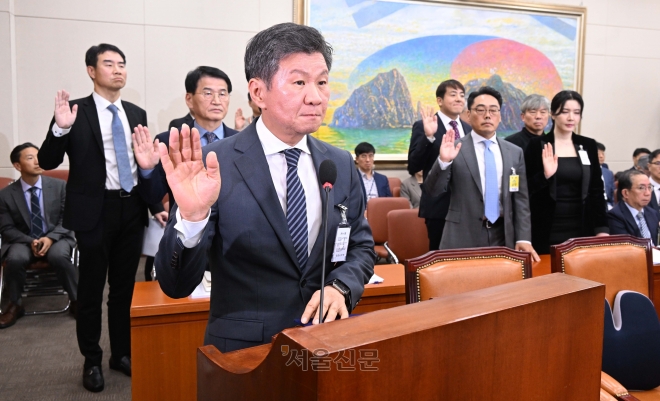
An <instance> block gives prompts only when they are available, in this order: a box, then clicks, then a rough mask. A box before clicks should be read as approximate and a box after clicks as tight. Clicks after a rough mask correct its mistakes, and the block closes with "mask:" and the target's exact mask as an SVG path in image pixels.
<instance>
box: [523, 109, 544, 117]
mask: <svg viewBox="0 0 660 401" xmlns="http://www.w3.org/2000/svg"><path fill="white" fill-rule="evenodd" d="M525 113H529V114H533V115H537V114H540V115H541V117H545V116H547V115H548V110H546V109H541V110H536V109H532V110H527V111H526V112H525Z"/></svg>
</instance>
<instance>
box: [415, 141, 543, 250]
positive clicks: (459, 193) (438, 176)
mask: <svg viewBox="0 0 660 401" xmlns="http://www.w3.org/2000/svg"><path fill="white" fill-rule="evenodd" d="M472 135H477V134H475V133H473V132H472V133H470V134H468V135H466V136H465V137H463V138H461V140H460V141H459V142H460V143H462V144H463V145H462V147H461V150H460V152H459V153H458V156H456V159H454V161H453V163H452V164H451V165H450V166H449V167H448V168H447V169H446V170H441V169H440V163H439V162H438V160H437V157H436V162H435V164H434V165H433V168H432V169H431V172H430V173H429V175H428V177H427V178H426V181H424V186H425V188H426V189H427V190H428V191H429V192H430V193H431V195H432V196H438V195H440V194H442V193H444V192H445V191H447V188H451V201H450V203H449V213H447V218H446V223H445V231H444V232H443V234H442V241H441V242H440V249H455V248H470V247H475V246H477V244H478V240H477V238H479V234H480V232H481V228H482V224H483V215H484V200H483V191H482V189H481V176H480V174H479V165H478V164H477V154H476V150H475V148H474V143H473V141H472ZM497 143H498V145H499V146H500V151H501V152H502V193H500V201H501V202H502V208H503V210H502V216H503V218H504V236H505V243H506V246H508V247H509V248H514V247H515V244H516V242H517V241H531V240H532V226H531V218H530V212H529V196H528V192H527V175H526V173H525V159H524V157H523V152H522V149H520V148H519V147H518V146H516V145H514V144H512V143H510V142H507V141H504V140H502V139H501V138H498V140H497ZM454 166H456V169H454V168H453V167H454ZM511 168H515V170H516V173H517V174H518V175H519V176H520V179H519V184H520V189H519V191H518V192H510V191H509V177H510V176H511V174H512V171H511Z"/></svg>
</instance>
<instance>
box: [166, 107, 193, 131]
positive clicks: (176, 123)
mask: <svg viewBox="0 0 660 401" xmlns="http://www.w3.org/2000/svg"><path fill="white" fill-rule="evenodd" d="M194 123H195V118H194V117H193V116H192V111H191V112H189V113H188V114H186V115H185V116H183V117H180V118H175V119H174V120H172V121H170V124H169V125H168V126H167V131H168V132H169V130H171V129H172V128H176V129H178V130H180V129H181V127H182V126H183V124H186V125H187V126H189V127H192V126H193V124H194Z"/></svg>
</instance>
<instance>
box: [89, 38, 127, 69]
mask: <svg viewBox="0 0 660 401" xmlns="http://www.w3.org/2000/svg"><path fill="white" fill-rule="evenodd" d="M105 52H115V53H117V54H119V55H120V56H121V58H122V59H123V60H124V64H125V63H126V56H125V55H124V52H122V51H121V50H119V48H118V47H117V46H115V45H110V44H107V43H101V44H100V45H98V46H92V47H90V48H89V49H87V53H85V65H86V66H88V67H94V68H96V64H97V63H98V62H99V55H101V54H103V53H105Z"/></svg>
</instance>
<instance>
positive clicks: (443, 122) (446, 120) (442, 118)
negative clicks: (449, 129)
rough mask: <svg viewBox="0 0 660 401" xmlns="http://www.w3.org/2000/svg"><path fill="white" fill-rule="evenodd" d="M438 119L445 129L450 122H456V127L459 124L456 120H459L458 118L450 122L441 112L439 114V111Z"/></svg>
mask: <svg viewBox="0 0 660 401" xmlns="http://www.w3.org/2000/svg"><path fill="white" fill-rule="evenodd" d="M438 117H440V121H442V124H443V125H444V126H445V127H446V126H447V125H449V122H450V121H456V123H457V124H458V125H460V124H461V122H460V121H458V120H459V119H458V118H457V119H455V120H452V119H451V118H449V117H448V116H446V115H445V114H444V113H443V112H441V111H439V110H438Z"/></svg>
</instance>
